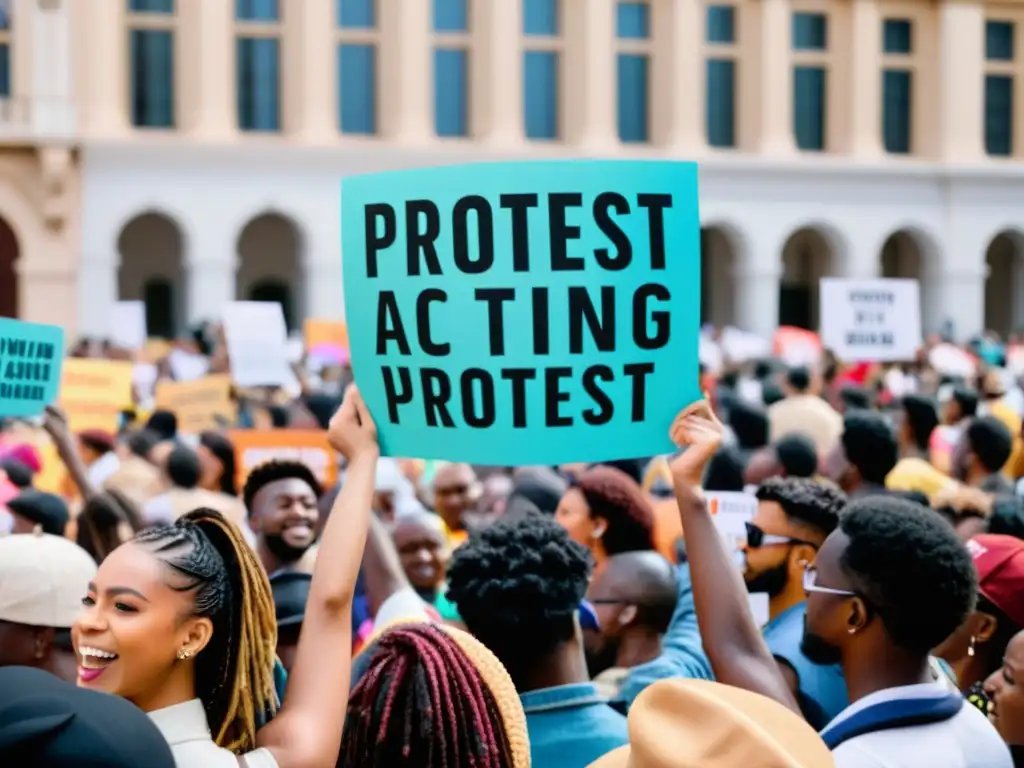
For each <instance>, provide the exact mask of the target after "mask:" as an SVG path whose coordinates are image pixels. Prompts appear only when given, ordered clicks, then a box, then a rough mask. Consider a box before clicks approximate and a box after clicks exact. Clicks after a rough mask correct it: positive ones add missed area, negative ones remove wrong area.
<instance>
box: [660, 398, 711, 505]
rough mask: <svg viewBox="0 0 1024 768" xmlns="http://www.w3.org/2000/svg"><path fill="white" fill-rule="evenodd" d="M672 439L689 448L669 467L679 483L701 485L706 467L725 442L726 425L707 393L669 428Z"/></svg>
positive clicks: (673, 477) (687, 407) (677, 443)
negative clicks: (717, 414)
mask: <svg viewBox="0 0 1024 768" xmlns="http://www.w3.org/2000/svg"><path fill="white" fill-rule="evenodd" d="M669 435H670V436H671V438H672V442H674V443H675V444H676V445H678V446H679V447H681V448H685V450H684V451H683V452H682V453H680V454H679V455H678V456H677V457H676V458H674V459H673V460H672V461H671V462H670V464H669V467H670V468H671V470H672V479H673V481H674V482H676V483H684V484H687V485H695V486H699V485H700V483H701V479H702V478H703V476H704V468H705V467H706V466H707V464H708V462H709V461H711V457H712V456H714V455H715V453H716V452H717V451H718V449H719V447H720V446H721V445H722V438H723V436H724V435H725V428H724V427H723V426H722V422H720V421H719V420H718V417H717V416H715V412H714V411H713V410H712V409H711V404H710V403H709V402H708V400H707V398H706V397H705V398H704V399H703V400H698V401H697V402H695V403H691V404H690V405H688V406H686V408H684V409H683V411H682V412H681V413H680V414H679V415H678V416H676V419H675V421H673V422H672V428H671V430H670V431H669Z"/></svg>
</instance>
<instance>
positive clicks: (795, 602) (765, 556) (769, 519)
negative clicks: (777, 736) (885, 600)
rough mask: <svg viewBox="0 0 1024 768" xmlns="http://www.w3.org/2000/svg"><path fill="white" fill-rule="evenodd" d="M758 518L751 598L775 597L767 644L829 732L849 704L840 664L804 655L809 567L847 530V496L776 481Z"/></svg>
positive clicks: (748, 550) (750, 543)
mask: <svg viewBox="0 0 1024 768" xmlns="http://www.w3.org/2000/svg"><path fill="white" fill-rule="evenodd" d="M757 500H758V503H757V514H756V515H755V516H754V519H753V520H752V521H751V522H749V523H747V545H746V547H744V550H743V554H744V568H743V578H744V580H745V581H746V583H747V589H748V590H749V591H750V592H766V593H767V594H768V616H769V619H770V620H769V622H768V624H767V625H766V626H765V628H764V639H765V642H767V643H768V648H769V650H771V652H772V655H773V656H775V660H776V661H777V662H778V665H779V669H780V670H781V671H782V674H783V676H784V677H785V678H786V682H788V683H789V687H790V690H791V691H792V692H793V695H794V696H795V697H796V698H797V700H798V701H799V702H800V707H801V709H802V710H803V713H804V717H806V718H807V721H808V722H809V723H810V724H811V725H813V726H814V727H816V728H824V727H825V725H826V724H827V723H828V721H829V720H831V719H832V718H833V717H834V716H835V715H837V714H839V713H840V712H841V711H842V710H843V708H844V707H846V705H847V704H848V703H849V702H848V701H847V698H846V684H845V683H844V682H843V673H842V670H841V669H840V668H839V666H838V665H837V664H829V665H824V666H823V665H820V664H817V663H815V662H814V660H812V659H809V658H808V657H807V656H806V655H805V654H804V652H803V650H802V649H801V639H802V637H803V634H804V615H805V612H806V608H807V603H806V599H807V598H806V593H805V592H804V587H803V575H804V565H805V564H806V563H809V562H811V561H813V560H814V558H815V556H816V555H817V552H818V549H819V548H820V547H821V545H822V544H823V543H824V541H825V539H826V538H827V537H828V535H829V534H830V533H832V531H833V530H835V528H836V525H838V523H839V512H840V510H841V509H842V508H843V506H845V504H846V495H845V494H844V493H843V492H842V491H840V490H839V489H838V488H837V487H835V486H833V485H832V484H830V483H829V484H826V483H820V482H816V481H814V480H809V479H806V478H797V477H788V478H778V477H774V478H770V479H769V480H767V481H765V482H764V483H763V484H762V485H761V487H760V488H759V489H758V491H757Z"/></svg>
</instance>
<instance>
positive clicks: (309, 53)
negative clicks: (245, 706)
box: [281, 0, 379, 144]
mask: <svg viewBox="0 0 1024 768" xmlns="http://www.w3.org/2000/svg"><path fill="white" fill-rule="evenodd" d="M336 6H337V3H336V2H333V0H302V2H301V3H294V2H293V3H283V4H282V11H283V12H284V23H285V34H284V43H283V45H284V53H283V57H282V58H283V61H284V67H283V70H282V78H283V79H282V85H283V87H282V89H281V90H282V96H283V98H284V106H285V128H286V129H287V131H288V132H289V133H293V134H297V135H298V136H299V137H301V138H302V139H303V140H304V141H309V142H311V143H321V144H322V143H327V142H330V141H333V140H334V138H335V137H336V136H337V134H338V130H339V128H338V45H337V42H336V40H337V29H338V19H337V17H336V15H335V7H336ZM378 60H379V59H378Z"/></svg>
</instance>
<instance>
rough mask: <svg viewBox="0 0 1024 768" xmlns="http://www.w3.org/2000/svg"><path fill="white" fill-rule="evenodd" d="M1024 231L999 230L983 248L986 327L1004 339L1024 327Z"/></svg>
mask: <svg viewBox="0 0 1024 768" xmlns="http://www.w3.org/2000/svg"><path fill="white" fill-rule="evenodd" d="M1022 258H1024V235H1022V234H1021V233H1020V232H1016V231H1006V232H1000V233H999V234H998V235H996V236H995V237H994V238H992V242H991V243H989V246H988V250H987V251H986V252H985V265H986V272H987V275H986V278H985V328H986V330H990V331H995V332H996V333H998V334H999V335H1000V336H1002V337H1003V338H1004V339H1005V338H1006V337H1007V336H1009V335H1010V334H1011V333H1014V332H1016V331H1019V330H1021V329H1022V327H1024V263H1022Z"/></svg>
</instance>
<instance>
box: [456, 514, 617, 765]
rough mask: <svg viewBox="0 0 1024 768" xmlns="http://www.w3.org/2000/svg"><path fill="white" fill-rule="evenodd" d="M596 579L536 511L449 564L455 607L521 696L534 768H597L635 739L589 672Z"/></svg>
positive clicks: (574, 547) (488, 534) (481, 537)
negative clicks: (583, 623)
mask: <svg viewBox="0 0 1024 768" xmlns="http://www.w3.org/2000/svg"><path fill="white" fill-rule="evenodd" d="M590 574H591V559H590V557H589V555H588V553H587V550H586V548H584V547H583V546H581V545H580V544H578V543H577V542H575V541H573V540H572V539H571V538H570V537H569V535H568V534H567V533H566V531H565V529H564V528H563V527H562V526H560V525H559V524H558V523H556V522H555V521H553V520H552V519H551V518H550V517H547V516H545V515H541V514H539V513H536V512H527V513H525V514H524V515H522V516H517V517H516V518H514V519H508V520H501V521H499V522H498V523H496V524H495V525H492V526H491V527H489V528H485V529H483V530H481V531H477V532H474V533H472V534H471V535H470V537H469V539H468V540H467V541H466V543H465V544H463V545H462V546H461V547H459V548H458V549H457V550H455V553H454V554H453V555H452V560H451V563H450V564H449V566H448V593H447V596H448V599H449V600H451V601H452V602H453V603H455V605H456V606H457V607H458V610H459V615H460V616H462V620H463V621H464V622H465V624H466V628H467V629H468V630H469V631H470V633H471V634H473V635H474V636H475V637H476V638H477V639H478V640H479V641H480V642H482V643H483V644H484V645H485V646H486V647H487V648H489V649H490V650H491V652H492V653H493V654H494V655H495V656H497V657H498V660H499V661H501V663H502V665H503V666H504V667H505V669H507V670H508V673H509V675H510V676H511V677H512V682H513V683H515V686H516V690H518V691H519V694H520V700H521V701H522V704H523V709H524V710H525V712H526V727H527V731H528V733H529V737H530V753H531V757H532V762H533V765H537V766H547V765H565V766H570V765H572V766H584V765H589V764H590V763H591V762H592V761H594V760H596V759H597V758H598V757H600V756H601V755H603V754H605V753H607V752H609V751H611V750H612V749H615V748H616V747H620V746H622V745H624V744H626V743H628V741H629V733H628V730H627V727H626V718H625V717H624V716H623V715H621V714H620V713H618V712H616V711H615V710H614V709H612V708H611V707H610V706H609V705H608V703H607V701H606V700H605V699H604V698H602V697H601V696H600V694H599V693H598V690H597V687H596V686H595V685H594V684H593V683H592V682H590V676H589V674H588V673H587V663H586V659H585V657H584V650H583V635H582V630H581V628H580V622H579V617H578V611H579V607H580V602H581V601H582V599H583V596H584V594H585V593H586V591H587V584H588V582H589V579H590ZM570 758H571V759H570ZM567 759H569V761H568V762H567Z"/></svg>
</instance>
